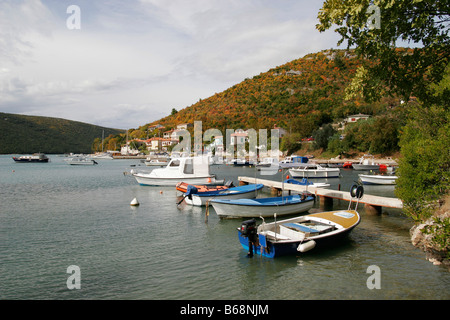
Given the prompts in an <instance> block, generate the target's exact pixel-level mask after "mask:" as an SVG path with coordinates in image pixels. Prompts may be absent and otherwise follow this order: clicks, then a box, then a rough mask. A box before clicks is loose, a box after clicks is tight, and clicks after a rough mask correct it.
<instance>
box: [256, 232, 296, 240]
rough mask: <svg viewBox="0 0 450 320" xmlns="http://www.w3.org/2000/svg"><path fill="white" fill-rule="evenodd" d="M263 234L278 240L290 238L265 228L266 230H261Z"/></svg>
mask: <svg viewBox="0 0 450 320" xmlns="http://www.w3.org/2000/svg"><path fill="white" fill-rule="evenodd" d="M261 233H262V234H263V235H265V236H267V237H270V238H273V239H275V238H276V239H278V240H290V238H289V237H286V236H283V235H281V234H279V233H275V232H273V231H270V230H267V231H263V232H261Z"/></svg>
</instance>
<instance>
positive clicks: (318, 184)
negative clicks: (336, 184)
mask: <svg viewBox="0 0 450 320" xmlns="http://www.w3.org/2000/svg"><path fill="white" fill-rule="evenodd" d="M284 183H291V184H298V185H301V186H309V187H314V188H326V187H329V186H330V184H329V183H325V182H311V181H308V179H306V178H303V179H302V180H301V181H298V180H295V179H286V180H284Z"/></svg>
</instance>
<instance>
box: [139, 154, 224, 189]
mask: <svg viewBox="0 0 450 320" xmlns="http://www.w3.org/2000/svg"><path fill="white" fill-rule="evenodd" d="M131 175H132V176H133V177H134V178H135V179H136V181H137V182H138V183H139V184H140V185H146V186H171V187H175V186H176V185H177V184H178V183H179V182H187V183H189V184H209V183H216V182H217V180H216V176H215V175H213V174H210V173H209V160H208V157H202V156H198V157H183V158H173V159H172V160H170V162H169V164H168V165H167V166H166V167H165V168H156V169H153V170H152V171H151V172H136V171H135V170H131Z"/></svg>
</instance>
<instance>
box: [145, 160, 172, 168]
mask: <svg viewBox="0 0 450 320" xmlns="http://www.w3.org/2000/svg"><path fill="white" fill-rule="evenodd" d="M144 163H145V165H146V166H149V167H165V166H167V165H168V164H169V159H149V158H147V159H146V160H145V162H144Z"/></svg>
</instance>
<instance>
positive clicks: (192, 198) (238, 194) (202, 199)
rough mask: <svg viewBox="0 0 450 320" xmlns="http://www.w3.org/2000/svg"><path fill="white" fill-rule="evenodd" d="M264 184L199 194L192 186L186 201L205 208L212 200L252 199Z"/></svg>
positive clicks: (186, 194) (185, 198)
mask: <svg viewBox="0 0 450 320" xmlns="http://www.w3.org/2000/svg"><path fill="white" fill-rule="evenodd" d="M263 187H264V185H263V184H248V185H243V186H239V187H232V188H228V189H225V190H216V191H206V192H198V190H197V189H196V188H195V187H194V186H190V187H189V188H188V190H187V192H186V193H185V196H184V201H185V202H186V203H187V204H190V205H194V206H204V205H206V204H207V202H208V201H210V200H212V199H244V198H245V199H252V198H256V196H257V195H258V191H259V190H261V189H262V188H263Z"/></svg>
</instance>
